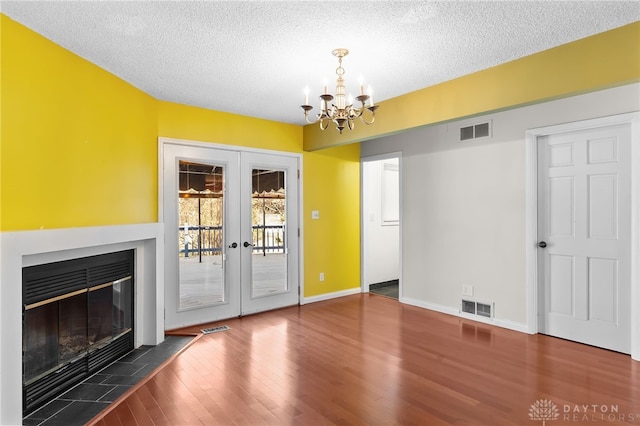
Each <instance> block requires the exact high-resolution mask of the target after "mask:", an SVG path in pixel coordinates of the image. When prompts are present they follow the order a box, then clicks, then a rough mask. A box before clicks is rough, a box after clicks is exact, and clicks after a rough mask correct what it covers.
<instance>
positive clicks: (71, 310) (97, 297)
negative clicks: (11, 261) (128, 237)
mask: <svg viewBox="0 0 640 426" xmlns="http://www.w3.org/2000/svg"><path fill="white" fill-rule="evenodd" d="M133 271H134V251H133V250H126V251H119V252H115V253H108V254H103V255H98V256H91V257H83V258H78V259H72V260H67V261H62V262H55V263H48V264H44V265H37V266H29V267H25V268H23V269H22V286H23V291H22V295H23V296H22V299H23V315H22V318H23V319H22V323H23V324H22V378H23V381H22V383H23V397H22V401H23V414H25V415H26V414H28V413H30V412H32V411H34V410H35V409H36V408H38V407H40V406H42V405H43V404H45V403H46V402H48V401H50V400H51V399H53V398H54V397H55V396H56V395H58V394H60V393H61V392H63V391H65V390H66V389H68V388H70V387H71V386H73V385H75V384H76V383H79V382H80V381H82V380H84V379H85V378H87V377H88V376H89V375H91V374H93V373H95V372H96V371H98V370H100V369H101V368H103V367H104V366H106V365H107V364H110V363H111V362H113V361H115V360H116V359H118V358H119V357H121V356H122V355H124V354H126V353H128V352H129V351H131V350H132V349H133V348H134V341H133V307H134V303H133V294H134V293H133Z"/></svg>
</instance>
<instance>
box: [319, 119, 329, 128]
mask: <svg viewBox="0 0 640 426" xmlns="http://www.w3.org/2000/svg"><path fill="white" fill-rule="evenodd" d="M318 122H319V123H320V130H327V127H329V123H330V122H331V121H327V122H326V124H325V119H324V118H321V119H319V120H318Z"/></svg>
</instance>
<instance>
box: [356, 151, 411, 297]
mask: <svg viewBox="0 0 640 426" xmlns="http://www.w3.org/2000/svg"><path fill="white" fill-rule="evenodd" d="M400 164H401V161H400V154H399V153H392V154H387V155H382V156H375V157H367V158H363V159H362V287H363V288H362V291H363V292H371V293H374V294H379V295H382V296H386V297H391V298H394V299H396V300H399V299H401V297H402V285H401V279H400V276H401V267H400V265H401V261H400V259H401V255H400V230H401V223H400V218H401V214H400V210H401V209H400V205H401V204H400V176H401V173H400Z"/></svg>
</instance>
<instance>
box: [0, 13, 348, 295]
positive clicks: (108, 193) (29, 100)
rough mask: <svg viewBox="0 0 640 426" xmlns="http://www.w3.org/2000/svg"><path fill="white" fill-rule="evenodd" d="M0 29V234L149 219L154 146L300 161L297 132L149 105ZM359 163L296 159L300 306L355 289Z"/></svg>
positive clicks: (69, 57)
mask: <svg viewBox="0 0 640 426" xmlns="http://www.w3.org/2000/svg"><path fill="white" fill-rule="evenodd" d="M0 29H1V33H0V37H1V38H0V40H1V43H2V45H1V47H2V50H1V52H2V62H1V74H0V75H1V76H2V80H1V82H0V93H2V106H3V108H2V110H1V114H2V115H1V116H0V121H1V122H2V126H1V128H0V219H1V222H0V231H14V230H33V229H40V228H68V227H82V226H103V225H115V224H129V223H144V222H154V221H157V220H158V219H157V214H158V197H157V191H158V188H157V181H158V176H157V173H158V166H157V164H158V149H157V148H158V141H157V138H158V136H163V137H171V138H177V139H190V140H198V141H208V142H214V143H220V144H228V145H235V146H245V147H255V148H262V149H270V150H279V151H287V152H295V153H303V152H302V127H300V126H294V125H290V124H283V123H277V122H273V121H267V120H261V119H257V118H251V117H244V116H240V115H236V114H230V113H224V112H218V111H210V110H206V109H202V108H196V107H189V106H184V105H179V104H174V103H169V102H162V101H158V100H156V99H154V98H152V97H150V96H148V95H147V94H145V93H143V92H141V91H140V90H138V89H136V88H135V87H133V86H131V85H130V84H128V83H126V82H124V81H122V80H120V79H119V78H117V77H115V76H114V75H112V74H110V73H108V72H106V71H105V70H103V69H101V68H99V67H97V66H95V65H93V64H91V63H89V62H87V61H85V60H84V59H82V58H80V57H78V56H76V55H74V54H73V53H71V52H69V51H67V50H65V49H63V48H61V47H60V46H58V45H56V44H54V43H52V42H50V41H49V40H47V39H45V38H43V37H41V36H40V35H38V34H36V33H34V32H33V31H31V30H29V29H27V28H25V27H24V26H22V25H20V24H18V23H16V22H14V21H13V20H11V19H10V18H8V17H6V16H5V15H2V14H0ZM359 158H360V152H359V145H357V144H354V145H352V146H350V147H349V148H336V149H329V150H327V151H326V152H323V154H322V155H318V154H307V153H303V172H304V176H303V182H304V188H303V197H304V206H303V210H304V211H303V215H304V216H303V217H304V219H305V225H306V226H307V227H308V230H307V231H306V232H307V235H306V237H305V245H304V248H303V250H304V253H305V263H304V270H305V277H304V278H305V296H315V295H318V294H323V293H328V292H333V291H340V290H344V289H349V288H353V287H357V286H359V285H360V255H359V241H360V233H359V228H360V225H359V223H360V218H359V184H360V182H359ZM309 206H312V207H309ZM311 208H314V209H321V210H322V213H323V217H322V220H321V221H318V222H316V223H313V224H312V223H310V221H309V220H306V219H307V218H308V217H310V215H311V213H310V209H311ZM332 232H335V235H330V234H331V233H332ZM334 245H339V247H334ZM347 248H348V249H347ZM316 271H324V272H325V274H326V277H327V278H326V280H325V282H324V283H322V285H319V283H318V279H317V277H318V273H317V272H316Z"/></svg>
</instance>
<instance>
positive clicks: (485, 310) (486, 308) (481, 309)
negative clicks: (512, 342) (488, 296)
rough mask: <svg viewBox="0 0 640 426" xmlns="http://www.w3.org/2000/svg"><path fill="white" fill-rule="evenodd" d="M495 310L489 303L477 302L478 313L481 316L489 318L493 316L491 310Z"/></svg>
mask: <svg viewBox="0 0 640 426" xmlns="http://www.w3.org/2000/svg"><path fill="white" fill-rule="evenodd" d="M492 311H493V309H491V305H490V304H488V303H480V302H478V303H476V314H477V315H480V316H481V317H487V318H491V316H492V315H491V312H492Z"/></svg>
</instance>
